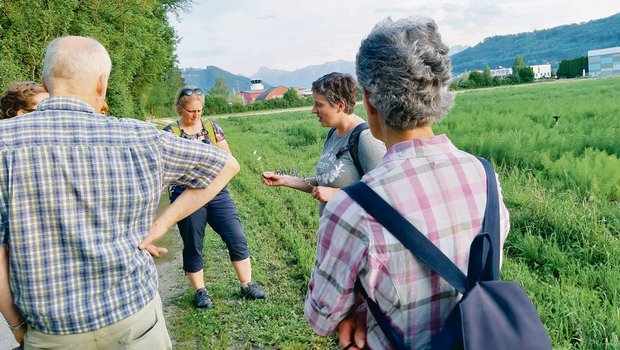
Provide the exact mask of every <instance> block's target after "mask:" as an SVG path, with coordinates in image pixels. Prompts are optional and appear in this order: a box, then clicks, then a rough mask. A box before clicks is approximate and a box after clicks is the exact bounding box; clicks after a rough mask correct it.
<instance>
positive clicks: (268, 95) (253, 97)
mask: <svg viewBox="0 0 620 350" xmlns="http://www.w3.org/2000/svg"><path fill="white" fill-rule="evenodd" d="M250 83H251V84H252V85H251V86H250V91H241V92H240V94H241V97H242V98H243V102H244V103H245V104H246V105H247V104H250V103H254V102H256V101H264V100H270V99H272V98H282V97H284V93H285V92H286V90H288V88H287V87H284V86H276V87H272V88H269V89H265V87H264V86H263V84H262V80H261V79H252V80H250Z"/></svg>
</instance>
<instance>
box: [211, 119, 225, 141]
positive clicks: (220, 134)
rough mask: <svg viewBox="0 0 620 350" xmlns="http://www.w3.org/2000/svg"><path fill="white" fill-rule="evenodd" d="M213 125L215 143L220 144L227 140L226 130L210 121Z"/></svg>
mask: <svg viewBox="0 0 620 350" xmlns="http://www.w3.org/2000/svg"><path fill="white" fill-rule="evenodd" d="M210 123H211V125H213V132H214V133H215V142H220V141H223V140H226V134H224V130H223V129H222V128H221V127H220V126H219V125H217V123H216V122H214V121H210Z"/></svg>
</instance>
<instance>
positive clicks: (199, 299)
mask: <svg viewBox="0 0 620 350" xmlns="http://www.w3.org/2000/svg"><path fill="white" fill-rule="evenodd" d="M196 307H197V308H200V309H210V308H212V307H213V300H211V297H210V296H209V292H207V289H206V288H200V289H198V290H197V291H196Z"/></svg>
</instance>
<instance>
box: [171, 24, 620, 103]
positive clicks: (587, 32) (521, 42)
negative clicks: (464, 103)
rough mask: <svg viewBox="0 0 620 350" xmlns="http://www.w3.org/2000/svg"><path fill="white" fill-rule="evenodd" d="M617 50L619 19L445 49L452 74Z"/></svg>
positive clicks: (325, 68) (188, 72)
mask: <svg viewBox="0 0 620 350" xmlns="http://www.w3.org/2000/svg"><path fill="white" fill-rule="evenodd" d="M614 46H620V13H618V14H615V15H613V16H610V17H606V18H602V19H597V20H592V21H589V22H582V23H579V24H569V25H563V26H559V27H555V28H551V29H543V30H535V31H533V32H528V33H520V34H511V35H502V36H493V37H490V38H486V39H484V40H483V41H482V42H480V43H479V44H477V45H476V46H474V47H466V46H454V47H451V48H450V55H451V59H452V73H453V74H454V75H457V74H460V73H462V72H464V71H471V70H483V69H484V67H485V66H486V65H487V64H488V65H489V66H491V68H496V67H498V66H504V67H510V66H512V64H513V62H514V60H515V57H516V56H517V55H521V56H523V58H524V60H525V63H526V64H528V65H534V64H543V63H550V64H551V65H552V67H553V68H554V69H557V67H558V65H559V63H560V61H562V60H564V59H573V58H576V57H581V56H587V54H588V50H596V49H602V48H607V47H614ZM330 72H343V73H349V74H352V75H355V64H354V62H351V61H344V60H339V61H332V62H327V63H324V64H320V65H313V66H307V67H304V68H300V69H297V70H294V71H285V70H279V69H270V68H267V67H261V68H260V69H259V70H258V72H256V73H255V74H253V75H252V77H253V78H260V79H262V80H263V85H265V87H266V88H268V87H270V86H277V85H283V86H292V87H303V88H309V87H310V86H311V85H312V82H313V81H314V80H316V79H317V78H319V77H321V76H323V75H325V74H327V73H330ZM182 74H183V77H184V78H185V81H186V82H187V83H189V84H195V85H198V86H200V87H202V88H203V89H205V90H209V89H210V88H211V86H213V84H214V83H215V78H217V77H218V76H221V77H224V79H225V80H226V83H227V84H228V87H229V88H230V89H231V90H234V91H239V90H249V88H250V78H248V77H244V76H241V75H235V74H233V73H230V72H227V71H225V70H223V69H220V68H218V67H215V66H207V67H206V68H205V69H199V68H186V69H182Z"/></svg>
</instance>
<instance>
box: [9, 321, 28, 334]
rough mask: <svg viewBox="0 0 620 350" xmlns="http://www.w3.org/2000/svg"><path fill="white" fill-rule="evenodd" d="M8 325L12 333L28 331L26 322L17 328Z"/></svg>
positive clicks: (22, 322)
mask: <svg viewBox="0 0 620 350" xmlns="http://www.w3.org/2000/svg"><path fill="white" fill-rule="evenodd" d="M7 325H8V326H9V329H10V330H11V332H17V331H22V330H26V329H27V328H28V324H27V323H26V320H23V321H21V322H20V323H19V324H17V325H16V326H11V325H10V324H8V323H7Z"/></svg>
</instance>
